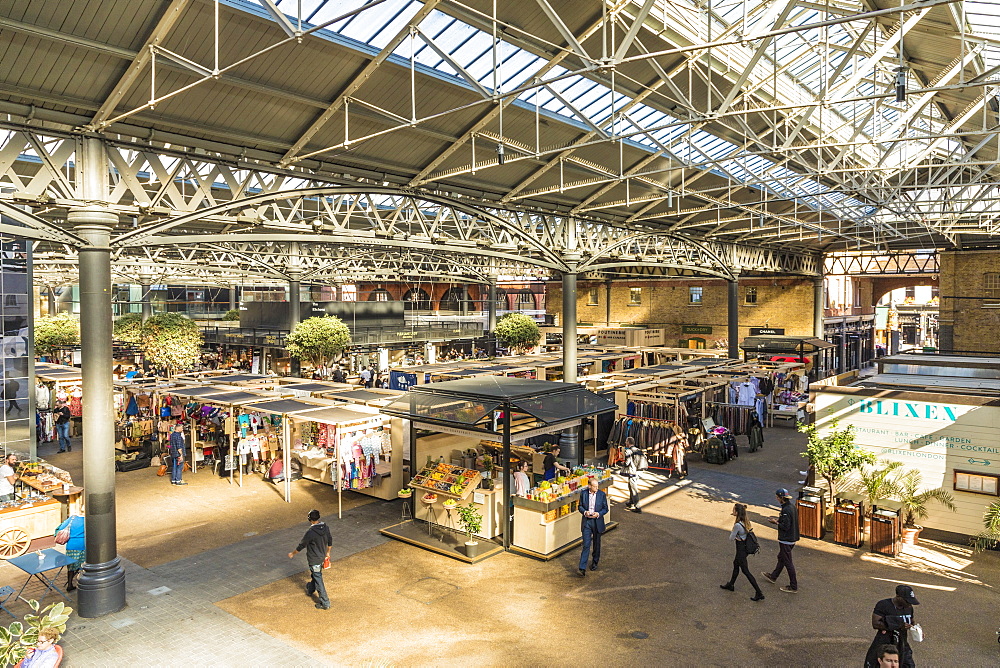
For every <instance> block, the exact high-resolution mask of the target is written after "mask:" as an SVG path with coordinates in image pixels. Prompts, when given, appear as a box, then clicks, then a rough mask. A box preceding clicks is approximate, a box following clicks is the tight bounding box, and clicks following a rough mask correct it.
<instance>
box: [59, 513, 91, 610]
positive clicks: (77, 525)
mask: <svg viewBox="0 0 1000 668" xmlns="http://www.w3.org/2000/svg"><path fill="white" fill-rule="evenodd" d="M67 527H69V540H68V541H67V542H66V556H67V557H69V558H70V559H73V563H71V564H69V565H68V566H67V567H66V591H73V590H74V589H76V583H75V581H76V576H77V574H78V573H79V572H80V566H82V565H83V561H84V559H86V558H87V553H86V548H87V539H86V521H85V520H84V519H83V507H82V506H81V507H80V509H79V510H74V511H73V514H72V515H70V516H69V517H67V518H66V520H65V521H63V523H62V524H60V525H59V526H57V527H56V531H55V533H56V534H58V533H59V532H60V531H62V530H63V529H65V528H67Z"/></svg>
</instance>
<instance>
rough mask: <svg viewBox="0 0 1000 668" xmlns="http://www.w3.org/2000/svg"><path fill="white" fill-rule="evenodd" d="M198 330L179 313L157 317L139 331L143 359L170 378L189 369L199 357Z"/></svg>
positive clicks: (199, 340) (199, 331)
mask: <svg viewBox="0 0 1000 668" xmlns="http://www.w3.org/2000/svg"><path fill="white" fill-rule="evenodd" d="M203 338H204V337H203V336H202V333H201V328H200V327H198V323H196V322H195V321H194V320H192V319H191V318H188V317H186V316H183V315H181V314H180V313H157V314H156V315H153V316H150V317H149V318H147V319H146V322H144V323H142V325H141V327H140V344H139V345H140V347H141V348H142V354H143V355H144V357H145V359H146V360H148V361H150V362H153V363H155V364H156V366H159V367H162V368H165V369H166V370H167V374H168V375H170V376H173V375H174V374H175V373H177V372H178V371H181V370H184V369H187V368H190V367H191V366H192V365H193V364H194V363H195V362H197V361H198V358H199V357H201V346H202V342H203Z"/></svg>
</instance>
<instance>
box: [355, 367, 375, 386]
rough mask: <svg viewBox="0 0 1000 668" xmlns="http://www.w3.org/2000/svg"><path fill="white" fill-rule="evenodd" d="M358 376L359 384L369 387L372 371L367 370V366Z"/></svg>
mask: <svg viewBox="0 0 1000 668" xmlns="http://www.w3.org/2000/svg"><path fill="white" fill-rule="evenodd" d="M358 376H360V378H361V385H363V386H364V387H371V382H372V372H371V371H369V370H368V367H365V368H363V369H362V370H361V373H359V374H358Z"/></svg>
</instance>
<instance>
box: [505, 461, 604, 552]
mask: <svg viewBox="0 0 1000 668" xmlns="http://www.w3.org/2000/svg"><path fill="white" fill-rule="evenodd" d="M613 483H614V480H613V479H612V478H607V479H605V480H601V481H600V482H599V483H598V486H599V487H600V488H601V489H603V490H604V491H605V492H607V491H608V488H610V487H611V485H612V484H613ZM580 491H581V492H582V491H583V490H582V489H581V490H580ZM579 499H580V495H579V492H577V493H575V494H571V495H569V496H564V497H562V498H560V499H558V500H556V501H548V502H543V501H536V500H534V499H526V498H523V497H520V496H515V497H514V540H513V543H512V544H513V546H514V549H515V550H516V551H518V552H521V553H522V554H527V555H528V556H532V557H535V558H538V559H546V560H548V559H553V558H555V557H557V556H559V555H560V554H563V553H565V552H566V551H567V550H570V549H572V548H573V547H575V546H576V545H577V544H578V543H579V542H580V540H581V536H580V520H581V515H580V513H579V512H578V510H579ZM604 522H605V524H606V525H607V527H608V529H612V528H614V526H616V525H615V524H614V523H613V522H612V521H611V512H610V509H609V511H608V513H607V514H606V515H605V516H604Z"/></svg>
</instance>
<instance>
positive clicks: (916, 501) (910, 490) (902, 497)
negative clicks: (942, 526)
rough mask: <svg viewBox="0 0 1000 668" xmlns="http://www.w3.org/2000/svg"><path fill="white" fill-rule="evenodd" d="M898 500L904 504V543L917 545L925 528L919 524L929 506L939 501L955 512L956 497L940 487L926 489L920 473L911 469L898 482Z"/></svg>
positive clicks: (925, 515)
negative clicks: (932, 502)
mask: <svg viewBox="0 0 1000 668" xmlns="http://www.w3.org/2000/svg"><path fill="white" fill-rule="evenodd" d="M895 486H896V499H897V500H898V501H899V502H900V503H901V504H902V506H903V507H902V511H903V543H904V544H906V545H915V544H916V542H917V538H918V537H919V536H920V532H921V531H922V530H923V527H922V526H920V525H919V524H917V522H919V521H920V520H922V519H925V518H926V517H927V504H928V503H929V502H931V501H937V502H938V503H940V504H941V505H942V506H944V507H945V508H947V509H948V510H950V511H952V512H955V510H956V508H955V497H953V496H952V494H951V492H949V491H947V490H944V489H942V488H940V487H938V488H936V489H924V488H923V477H922V476H921V475H920V471H918V470H916V469H910V470H908V471H906V472H905V473H903V474H902V475H901V476H899V478H898V479H897V481H896V484H895Z"/></svg>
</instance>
